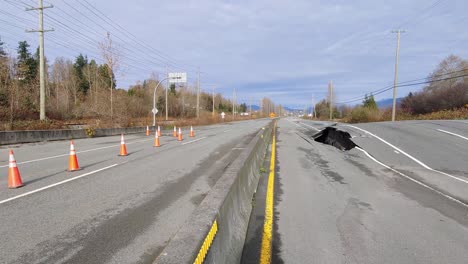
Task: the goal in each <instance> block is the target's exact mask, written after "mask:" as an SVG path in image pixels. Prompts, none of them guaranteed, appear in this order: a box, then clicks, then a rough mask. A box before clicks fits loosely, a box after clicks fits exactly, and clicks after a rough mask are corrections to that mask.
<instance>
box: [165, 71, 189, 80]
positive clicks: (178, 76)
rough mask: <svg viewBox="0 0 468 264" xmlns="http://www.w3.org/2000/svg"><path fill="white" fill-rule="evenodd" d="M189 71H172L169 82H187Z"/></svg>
mask: <svg viewBox="0 0 468 264" xmlns="http://www.w3.org/2000/svg"><path fill="white" fill-rule="evenodd" d="M186 82H187V73H186V72H170V73H169V83H186Z"/></svg>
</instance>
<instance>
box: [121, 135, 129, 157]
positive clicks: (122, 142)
mask: <svg viewBox="0 0 468 264" xmlns="http://www.w3.org/2000/svg"><path fill="white" fill-rule="evenodd" d="M127 155H128V153H127V146H125V140H124V135H123V134H122V135H121V136H120V153H119V156H127Z"/></svg>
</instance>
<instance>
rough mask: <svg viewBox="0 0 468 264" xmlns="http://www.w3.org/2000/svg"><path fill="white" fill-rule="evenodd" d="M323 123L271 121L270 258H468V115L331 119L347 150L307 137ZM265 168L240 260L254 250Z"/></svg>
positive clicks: (249, 259)
mask: <svg viewBox="0 0 468 264" xmlns="http://www.w3.org/2000/svg"><path fill="white" fill-rule="evenodd" d="M328 125H335V124H334V123H329V122H312V121H305V120H299V119H281V120H280V121H278V123H277V144H276V166H275V167H276V169H275V185H274V197H275V199H274V200H275V201H274V212H275V214H274V216H275V218H274V227H273V241H272V244H273V246H272V252H271V254H272V263H467V260H468V250H467V249H468V138H467V136H468V123H467V121H405V122H397V123H391V122H383V123H370V124H357V125H352V126H349V125H346V124H337V125H336V128H337V129H339V130H343V131H347V132H349V133H350V135H351V136H352V139H351V140H352V141H354V142H355V143H356V144H357V145H358V146H359V148H354V149H351V150H350V151H342V150H339V149H337V148H335V147H333V146H330V145H325V144H322V143H319V142H316V141H314V140H313V138H312V135H313V134H315V133H317V132H318V131H319V130H320V129H322V128H323V127H325V126H328ZM267 177H268V174H264V176H263V178H262V179H261V180H260V185H259V188H258V191H257V195H256V197H260V198H256V204H255V208H254V210H253V212H254V213H253V215H252V216H251V221H250V226H249V232H248V236H247V244H246V247H245V248H244V255H243V263H258V260H259V259H260V254H261V250H262V245H261V238H262V228H263V224H264V208H265V205H264V203H265V199H264V198H262V197H264V196H265V194H266V193H267V191H266V189H267V187H266V182H267V180H266V179H265V178H267Z"/></svg>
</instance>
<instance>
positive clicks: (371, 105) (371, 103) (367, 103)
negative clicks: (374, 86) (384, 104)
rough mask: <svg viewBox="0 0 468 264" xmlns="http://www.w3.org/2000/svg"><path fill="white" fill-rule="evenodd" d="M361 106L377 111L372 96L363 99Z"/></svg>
mask: <svg viewBox="0 0 468 264" xmlns="http://www.w3.org/2000/svg"><path fill="white" fill-rule="evenodd" d="M362 104H363V106H364V107H365V108H369V109H378V107H377V103H376V102H375V99H374V95H372V94H370V96H367V94H366V96H365V97H364V100H363V101H362Z"/></svg>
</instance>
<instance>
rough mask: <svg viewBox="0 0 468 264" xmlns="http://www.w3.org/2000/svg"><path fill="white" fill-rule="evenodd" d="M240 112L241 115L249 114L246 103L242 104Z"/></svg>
mask: <svg viewBox="0 0 468 264" xmlns="http://www.w3.org/2000/svg"><path fill="white" fill-rule="evenodd" d="M239 111H240V112H241V113H243V112H247V104H246V103H242V104H240V106H239Z"/></svg>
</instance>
